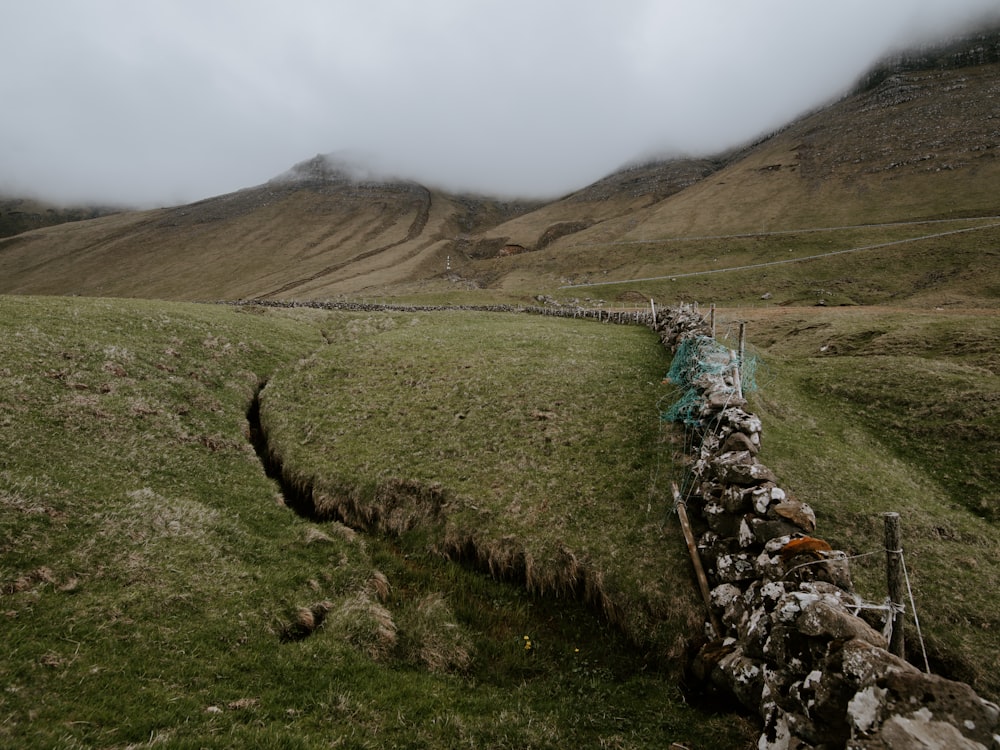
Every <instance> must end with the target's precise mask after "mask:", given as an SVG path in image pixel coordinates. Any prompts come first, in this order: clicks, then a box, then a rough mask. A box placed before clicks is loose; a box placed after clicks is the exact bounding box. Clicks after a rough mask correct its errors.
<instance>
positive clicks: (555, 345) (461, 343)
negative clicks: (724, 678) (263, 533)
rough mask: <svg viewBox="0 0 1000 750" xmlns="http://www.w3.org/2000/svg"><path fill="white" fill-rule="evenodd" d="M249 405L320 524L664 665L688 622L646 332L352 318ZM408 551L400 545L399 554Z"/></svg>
mask: <svg viewBox="0 0 1000 750" xmlns="http://www.w3.org/2000/svg"><path fill="white" fill-rule="evenodd" d="M330 338H331V344H330V346H328V347H326V348H324V349H323V350H322V351H321V352H317V353H316V355H314V356H313V357H312V358H310V359H309V360H308V361H306V362H304V363H302V364H301V365H300V366H299V368H297V369H296V370H295V371H294V372H286V373H282V374H279V375H278V376H277V377H276V378H274V379H273V380H272V381H271V382H270V384H269V385H268V387H267V388H266V389H265V391H264V393H263V394H262V399H261V422H262V425H263V428H264V430H265V431H266V432H267V433H268V435H269V437H270V445H271V448H272V450H273V451H274V453H275V454H276V456H277V457H278V458H279V459H280V461H281V462H282V464H283V465H284V467H285V472H286V474H287V476H288V478H289V480H290V481H292V482H293V483H294V484H296V485H297V486H299V487H304V488H309V491H310V492H311V493H312V495H313V496H314V497H315V498H317V500H316V503H317V505H318V506H319V510H320V511H321V512H323V511H325V512H327V513H331V514H334V515H335V516H338V517H344V518H347V519H349V520H350V522H351V523H352V524H354V525H358V526H372V527H375V528H381V529H386V530H389V531H391V532H392V533H394V534H402V535H403V536H404V537H405V538H407V539H408V538H409V537H410V536H415V537H416V538H417V539H418V540H419V543H418V546H419V545H424V546H429V547H431V548H434V549H436V550H439V551H440V552H441V553H442V554H445V555H448V556H449V557H452V558H456V559H459V560H467V561H470V562H473V563H475V564H476V565H478V566H479V567H481V568H483V569H486V570H489V571H492V572H493V573H494V574H496V575H499V576H500V577H502V578H505V579H511V580H519V581H523V582H524V584H525V585H526V586H527V588H528V590H529V591H532V592H536V593H540V594H549V595H555V596H577V597H582V598H584V599H585V600H587V601H588V602H589V603H591V604H592V605H593V606H595V607H596V608H598V609H599V610H600V611H602V612H603V613H604V615H605V616H606V617H607V618H608V619H609V620H610V621H611V622H613V623H615V624H616V625H618V626H619V627H620V628H622V629H623V630H624V631H625V632H626V633H628V634H629V635H630V636H631V637H632V638H633V640H635V641H637V642H639V643H643V644H646V645H647V646H649V647H651V648H654V649H655V650H656V651H657V653H659V654H660V656H661V658H662V659H664V660H665V663H675V664H679V663H680V662H681V661H682V658H681V657H682V654H683V651H684V649H685V643H684V637H683V636H681V637H679V636H680V634H687V633H690V632H692V631H694V630H697V628H698V627H699V624H700V622H701V621H702V612H701V608H700V605H699V603H698V600H697V598H696V597H695V596H694V594H695V592H694V591H693V590H692V589H691V587H689V586H684V585H681V586H678V585H677V583H678V582H677V579H676V578H675V577H674V576H666V577H664V575H663V571H666V570H683V569H684V568H685V564H686V558H685V557H684V554H685V552H684V548H683V545H680V544H678V543H677V542H678V540H679V536H678V534H679V532H678V530H677V527H676V524H675V523H674V524H669V525H670V526H671V527H672V532H673V533H674V536H670V533H671V531H670V530H667V529H665V528H664V525H665V523H667V520H668V519H667V517H666V516H665V508H666V506H667V505H668V503H667V498H668V496H669V485H668V483H667V481H666V479H665V477H667V476H668V475H669V473H670V472H671V467H670V466H669V465H664V461H665V460H667V459H666V458H665V456H664V455H663V450H664V448H663V444H662V443H661V435H660V432H661V429H662V428H661V424H660V420H659V414H658V412H657V411H656V408H655V404H656V401H657V399H658V397H659V396H660V395H661V393H662V391H663V386H662V385H661V384H660V380H661V378H662V374H663V373H664V372H666V368H667V366H668V364H669V363H668V362H667V361H666V359H665V356H664V353H663V352H662V350H661V348H660V347H659V345H658V343H657V342H656V339H655V337H654V336H653V335H652V334H651V333H650V332H649V331H647V330H645V329H640V328H631V327H628V328H624V329H621V328H617V329H614V328H608V327H607V326H598V325H594V324H593V323H590V322H585V321H573V320H555V321H553V320H550V319H545V318H538V317H524V316H512V315H496V314H489V313H479V314H476V313H462V312H449V313H433V314H423V315H411V314H385V315H375V316H358V317H353V318H351V319H350V323H349V324H348V325H347V326H346V327H345V328H343V329H341V330H338V331H336V332H334V333H333V334H331V336H330ZM409 543H410V544H413V543H414V542H409Z"/></svg>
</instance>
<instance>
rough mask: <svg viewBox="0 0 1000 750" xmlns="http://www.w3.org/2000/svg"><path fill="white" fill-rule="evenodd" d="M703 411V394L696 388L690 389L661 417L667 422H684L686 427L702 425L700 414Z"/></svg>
mask: <svg viewBox="0 0 1000 750" xmlns="http://www.w3.org/2000/svg"><path fill="white" fill-rule="evenodd" d="M700 410H701V394H699V393H698V391H697V390H695V389H694V388H689V389H687V390H686V391H684V393H683V394H682V395H681V397H680V398H679V399H677V401H675V402H674V403H672V404H671V405H670V408H669V409H667V410H666V411H665V412H663V413H662V414H661V415H660V418H661V419H663V420H665V421H667V422H682V423H684V424H686V425H697V424H701V418H700V417H699V416H698V412H699V411H700Z"/></svg>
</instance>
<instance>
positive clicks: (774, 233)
mask: <svg viewBox="0 0 1000 750" xmlns="http://www.w3.org/2000/svg"><path fill="white" fill-rule="evenodd" d="M960 221H961V222H967V221H1000V215H992V216H963V217H959V218H955V219H920V220H913V221H889V222H882V223H878V224H849V225H845V226H836V227H807V228H803V229H775V230H771V231H766V232H740V233H735V234H703V235H692V236H689V237H661V238H659V239H650V240H617V241H615V242H581V243H578V244H575V245H567V247H613V246H615V245H656V244H665V243H672V242H701V241H705V240H739V239H749V238H754V237H781V236H785V235H793V234H818V233H822V232H844V231H848V230H853V229H886V228H892V227H910V226H921V225H924V224H951V223H955V222H960ZM974 228H978V227H974Z"/></svg>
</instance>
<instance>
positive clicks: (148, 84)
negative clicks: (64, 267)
mask: <svg viewBox="0 0 1000 750" xmlns="http://www.w3.org/2000/svg"><path fill="white" fill-rule="evenodd" d="M985 14H992V17H993V18H1000V0H606V1H604V2H598V1H597V0H502V1H501V0H326V1H323V0H270V1H265V0H30V2H29V1H27V0H0V69H2V70H3V71H4V74H3V76H2V77H0V191H3V192H7V193H10V192H16V193H27V192H30V193H33V194H36V195H42V196H43V197H51V198H54V199H59V200H82V199H90V200H104V201H124V202H129V203H132V204H143V205H168V204H175V203H183V202H188V201H193V200H197V199H200V198H204V197H208V196H211V195H218V194H221V193H225V192H229V191H232V190H236V189H239V188H242V187H249V186H252V185H257V184H260V183H262V182H265V181H266V180H268V179H270V178H271V177H273V176H275V175H277V174H279V173H281V172H283V171H284V170H285V169H287V168H288V167H290V166H291V165H292V164H294V163H296V162H299V161H302V160H304V159H307V158H309V157H311V156H313V155H315V154H317V153H327V152H334V151H341V150H351V151H356V152H363V153H366V154H368V155H370V157H369V158H371V159H373V160H374V161H375V162H376V163H377V166H380V167H381V168H382V169H387V170H392V171H394V172H396V173H399V174H402V175H404V176H411V177H415V178H418V179H422V180H424V181H425V182H429V183H432V184H436V185H441V186H444V187H449V188H453V189H471V190H476V191H480V192H485V193H492V194H507V195H511V194H519V195H526V196H551V195H556V194H560V193H564V192H567V191H569V190H572V189H575V188H578V187H582V186H584V185H586V184H588V183H590V182H592V181H594V180H596V179H599V178H600V177H602V176H604V175H606V174H608V173H610V172H612V171H614V170H615V169H617V168H618V167H620V166H621V165H623V164H624V163H626V162H629V161H632V160H634V159H636V158H640V157H644V156H648V155H651V154H660V153H670V152H681V153H693V154H697V153H706V152H713V151H716V150H719V149H722V148H725V147H727V146H729V145H733V144H735V143H739V142H742V141H744V140H746V139H748V138H752V137H753V136H755V135H758V134H760V133H762V132H765V131H769V130H771V129H773V128H775V127H778V126H780V125H782V124H784V123H786V122H788V121H789V120H791V119H793V118H794V117H795V116H797V115H798V114H800V113H802V112H804V111H806V110H809V109H811V108H813V107H815V106H817V105H819V104H822V103H824V102H826V101H828V100H829V99H830V98H831V97H834V96H836V95H837V94H839V93H841V92H842V91H843V90H844V89H845V87H847V86H849V85H850V84H851V83H852V82H853V81H854V80H856V78H857V77H858V76H859V75H860V74H861V73H863V72H864V71H865V70H866V69H867V68H868V67H869V66H870V65H871V64H872V62H873V61H875V60H876V59H878V58H879V57H881V56H882V55H883V54H884V53H886V52H887V51H889V50H891V49H893V48H895V47H898V46H899V45H903V44H906V43H908V42H911V41H914V40H926V39H928V38H932V37H935V36H944V35H949V34H951V33H954V32H955V31H957V30H959V29H961V28H962V27H964V26H965V25H966V24H968V23H969V22H970V21H971V20H973V19H977V20H982V19H983V17H984V15H985Z"/></svg>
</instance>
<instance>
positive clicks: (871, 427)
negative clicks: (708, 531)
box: [720, 308, 1000, 699]
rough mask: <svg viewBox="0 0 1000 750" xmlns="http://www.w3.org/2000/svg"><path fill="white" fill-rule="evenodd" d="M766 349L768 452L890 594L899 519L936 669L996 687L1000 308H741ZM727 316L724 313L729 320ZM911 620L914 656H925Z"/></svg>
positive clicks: (877, 589)
mask: <svg viewBox="0 0 1000 750" xmlns="http://www.w3.org/2000/svg"><path fill="white" fill-rule="evenodd" d="M736 315H737V317H739V318H742V319H747V318H749V319H750V323H749V331H750V333H749V337H750V341H751V342H756V343H757V344H758V345H759V346H758V351H759V353H760V354H761V355H762V356H763V357H764V361H765V365H766V366H765V368H764V369H763V370H762V371H761V373H760V374H759V375H758V377H759V380H760V382H761V385H762V390H761V392H760V393H759V394H757V396H756V397H755V400H754V406H755V408H756V409H757V411H758V413H759V414H760V415H761V417H762V419H763V421H764V439H765V443H764V450H763V452H762V459H763V460H764V461H765V462H766V463H768V465H769V466H771V467H772V468H773V469H774V470H775V471H776V473H777V474H778V476H779V477H780V478H781V479H782V481H783V482H784V485H783V486H786V487H788V488H789V489H790V490H792V491H793V493H794V494H796V495H797V496H798V497H800V498H801V499H803V500H806V501H807V502H809V503H811V504H812V505H813V507H814V508H815V509H816V511H817V516H818V519H819V529H818V531H819V533H820V534H821V535H824V536H825V537H826V538H828V539H829V540H830V541H831V542H832V543H833V544H834V545H836V546H838V547H839V548H842V549H844V550H847V551H849V552H850V553H852V554H867V553H872V552H874V553H875V554H874V555H873V556H870V557H865V558H862V559H859V560H857V561H856V562H855V564H854V565H855V567H854V570H855V578H856V581H857V583H858V584H859V587H860V589H861V591H862V593H864V595H865V596H866V597H867V598H868V599H869V600H870V601H876V602H877V601H881V599H882V598H883V597H884V596H885V583H884V568H883V564H884V555H883V554H881V553H880V550H881V540H882V521H881V519H880V517H879V514H880V513H884V512H887V511H896V512H899V513H900V514H901V516H902V522H903V534H904V549H905V552H906V565H907V568H908V571H909V573H910V576H911V579H912V583H913V590H914V595H915V598H916V603H917V608H918V610H917V612H918V616H919V618H920V623H921V626H922V628H923V631H924V636H925V639H926V641H927V646H928V651H929V654H930V658H931V664H932V667H933V668H934V669H935V670H936V671H942V672H944V673H945V674H949V675H950V676H952V677H955V678H957V679H962V680H965V681H968V682H970V683H972V684H973V685H974V686H975V687H976V688H977V689H978V690H980V691H981V692H982V693H983V694H984V695H987V696H991V697H992V698H994V699H995V698H996V697H997V696H998V695H1000V679H998V678H997V675H998V674H1000V655H998V651H997V648H996V644H997V632H998V631H1000V618H998V616H997V607H996V603H997V601H998V599H1000V591H998V590H997V586H996V583H995V582H996V581H997V580H1000V563H998V561H997V559H996V555H995V554H994V553H995V550H996V549H997V548H998V545H1000V526H998V520H1000V516H998V514H1000V496H998V494H997V485H996V477H997V475H998V472H1000V431H998V428H997V424H998V423H1000V402H998V400H997V394H998V393H1000V360H998V358H997V351H998V350H1000V318H998V317H997V316H996V315H995V314H992V313H989V312H981V311H980V312H976V311H972V312H968V313H961V312H957V311H956V312H950V313H945V312H926V313H915V312H913V311H907V312H903V311H898V312H894V311H891V310H878V309H870V308H869V309H864V310H861V309H840V310H826V311H823V310H819V311H818V310H816V309H815V308H812V309H800V310H791V309H790V310H784V311H752V310H742V311H739V312H738V313H737V314H736ZM720 317H722V316H720ZM916 635H917V634H916V633H915V631H914V630H913V629H912V628H910V631H909V633H908V636H907V638H908V646H909V656H910V657H911V658H912V659H913V660H914V661H915V663H918V664H921V665H922V663H923V662H922V657H921V656H920V650H919V644H918V641H917V637H916Z"/></svg>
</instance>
